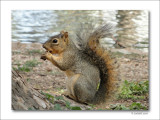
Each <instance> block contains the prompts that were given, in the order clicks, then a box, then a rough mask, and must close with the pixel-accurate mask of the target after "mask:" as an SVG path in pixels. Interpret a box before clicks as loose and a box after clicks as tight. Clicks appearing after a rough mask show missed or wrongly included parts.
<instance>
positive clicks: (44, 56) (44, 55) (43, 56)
mask: <svg viewBox="0 0 160 120" xmlns="http://www.w3.org/2000/svg"><path fill="white" fill-rule="evenodd" d="M51 56H52V54H51V53H49V52H46V53H45V54H43V55H42V56H41V59H43V60H46V59H50V57H51Z"/></svg>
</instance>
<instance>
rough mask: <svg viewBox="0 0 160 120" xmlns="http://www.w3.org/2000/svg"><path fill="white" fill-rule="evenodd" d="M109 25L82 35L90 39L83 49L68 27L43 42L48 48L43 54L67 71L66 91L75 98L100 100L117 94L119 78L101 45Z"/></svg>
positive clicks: (94, 101) (92, 100) (91, 100)
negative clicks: (75, 42)
mask: <svg viewBox="0 0 160 120" xmlns="http://www.w3.org/2000/svg"><path fill="white" fill-rule="evenodd" d="M109 28H110V26H109V25H108V24H107V25H105V26H102V27H100V28H98V29H97V30H95V31H94V32H93V33H91V34H90V36H89V37H88V38H86V39H85V38H84V39H83V37H82V38H81V37H80V36H78V38H79V39H80V40H82V39H83V40H85V41H87V42H86V43H87V45H84V44H83V43H82V45H81V48H80V47H79V48H80V49H79V48H77V47H76V45H75V44H74V43H73V41H72V40H71V39H69V36H68V32H64V31H62V32H61V33H60V34H59V35H56V36H53V37H51V38H50V39H49V40H48V41H47V42H46V43H44V44H43V47H44V48H45V49H46V50H47V52H46V53H45V54H44V55H42V57H41V58H42V59H44V60H45V59H48V60H49V61H51V62H52V63H53V64H54V65H55V66H57V67H58V68H59V69H61V70H62V71H64V72H65V73H66V75H67V82H66V88H67V91H66V93H65V95H66V96H68V97H70V98H72V99H74V100H75V101H78V102H81V103H100V102H104V101H105V100H106V98H108V97H111V96H113V92H112V91H113V88H114V86H113V85H114V81H115V80H116V76H115V73H116V72H115V70H114V66H113V61H112V59H111V58H110V55H109V53H108V52H107V51H105V50H104V49H103V48H102V47H100V45H99V40H100V38H104V37H106V36H107V35H108V31H109ZM55 41H56V42H55ZM99 82H100V86H99V89H98V91H97V86H98V84H99ZM107 96H108V97H107Z"/></svg>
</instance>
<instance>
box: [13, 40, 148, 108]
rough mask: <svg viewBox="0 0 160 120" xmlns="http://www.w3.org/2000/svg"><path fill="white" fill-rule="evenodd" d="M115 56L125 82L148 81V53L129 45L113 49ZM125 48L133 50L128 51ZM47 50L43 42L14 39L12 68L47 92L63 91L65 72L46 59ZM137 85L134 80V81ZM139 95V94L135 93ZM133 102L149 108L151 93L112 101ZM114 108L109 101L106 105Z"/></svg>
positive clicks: (40, 89)
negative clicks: (128, 47)
mask: <svg viewBox="0 0 160 120" xmlns="http://www.w3.org/2000/svg"><path fill="white" fill-rule="evenodd" d="M111 51H112V52H113V56H114V57H116V59H117V61H118V64H119V71H120V72H119V74H120V76H121V80H122V83H123V82H124V81H125V80H126V81H128V82H131V83H135V82H143V81H144V82H145V81H148V79H149V78H148V77H149V75H148V67H149V66H148V65H149V64H148V54H147V53H143V52H140V51H137V50H135V51H132V50H130V51H129V50H127V49H120V50H117V49H113V50H111ZM121 51H129V52H130V54H124V53H123V52H121ZM44 52H45V50H44V49H43V48H42V45H41V44H40V43H27V44H26V43H20V42H12V68H13V69H16V70H18V71H19V73H20V74H21V75H22V76H23V77H24V79H25V80H26V81H27V83H28V84H29V85H31V86H32V87H33V88H35V89H36V90H39V91H43V92H44V93H49V94H53V95H61V93H63V92H64V90H65V77H66V76H65V75H64V74H63V72H61V71H60V70H59V69H58V68H56V67H55V66H53V65H52V64H51V63H50V62H49V61H43V60H41V59H40V56H41V55H42V54H43V53H44ZM133 85H134V84H133ZM134 96H135V95H134ZM133 102H139V103H142V104H143V105H144V106H146V108H147V109H148V96H145V98H144V99H125V98H122V99H118V100H116V101H113V102H111V103H109V104H110V105H111V104H117V103H119V104H124V105H126V106H129V105H130V104H132V103H133ZM107 108H108V109H110V107H109V105H108V104H107V105H106V106H104V107H103V109H107Z"/></svg>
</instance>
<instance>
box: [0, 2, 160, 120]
mask: <svg viewBox="0 0 160 120" xmlns="http://www.w3.org/2000/svg"><path fill="white" fill-rule="evenodd" d="M1 7H2V8H1V58H2V59H1V65H2V67H1V115H2V116H1V117H2V119H58V118H59V119H74V118H76V119H84V118H85V119H104V118H105V119H158V118H159V1H1ZM93 9H94V10H106V9H109V10H113V9H114V10H122V9H123V10H131V9H132V10H149V11H150V18H151V19H150V20H151V22H150V23H151V33H150V40H151V46H150V47H151V52H150V54H151V55H150V57H151V68H150V73H151V76H150V77H151V80H150V83H151V86H150V90H151V91H150V94H151V95H150V98H151V109H150V111H149V112H147V113H148V114H146V115H135V114H132V113H131V112H114V111H113V112H54V111H53V112H52V111H51V112H49V111H48V112H14V111H12V110H11V10H93ZM142 69H143V68H142ZM145 113H146V112H145Z"/></svg>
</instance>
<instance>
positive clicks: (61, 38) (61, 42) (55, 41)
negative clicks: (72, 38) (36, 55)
mask: <svg viewBox="0 0 160 120" xmlns="http://www.w3.org/2000/svg"><path fill="white" fill-rule="evenodd" d="M68 42H69V38H68V32H64V31H61V32H60V34H59V35H55V36H52V37H50V39H49V40H48V41H46V42H45V43H44V44H43V48H45V49H46V50H47V51H49V52H50V53H52V54H60V53H62V52H63V51H64V50H65V49H66V48H67V45H68Z"/></svg>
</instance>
